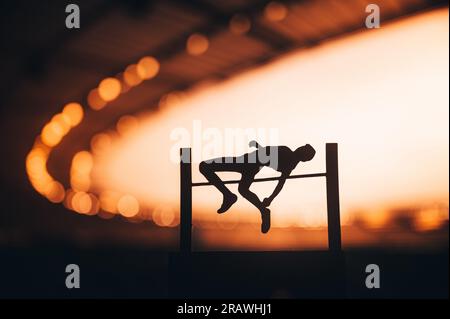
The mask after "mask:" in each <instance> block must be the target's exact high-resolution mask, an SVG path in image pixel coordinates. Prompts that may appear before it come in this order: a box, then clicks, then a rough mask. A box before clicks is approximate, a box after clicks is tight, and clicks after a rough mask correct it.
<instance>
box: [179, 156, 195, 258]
mask: <svg viewBox="0 0 450 319" xmlns="http://www.w3.org/2000/svg"><path fill="white" fill-rule="evenodd" d="M191 230H192V163H191V149H190V148H181V149H180V251H181V252H182V253H190V252H191Z"/></svg>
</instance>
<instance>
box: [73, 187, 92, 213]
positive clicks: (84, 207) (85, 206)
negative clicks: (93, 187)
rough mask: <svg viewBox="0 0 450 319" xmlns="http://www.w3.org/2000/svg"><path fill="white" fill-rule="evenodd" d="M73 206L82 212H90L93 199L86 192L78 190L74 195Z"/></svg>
mask: <svg viewBox="0 0 450 319" xmlns="http://www.w3.org/2000/svg"><path fill="white" fill-rule="evenodd" d="M71 206H72V208H73V209H74V210H75V211H76V212H78V213H80V214H89V212H90V211H91V209H92V199H91V197H90V196H89V194H87V193H85V192H76V193H75V194H74V195H73V197H72V205H71Z"/></svg>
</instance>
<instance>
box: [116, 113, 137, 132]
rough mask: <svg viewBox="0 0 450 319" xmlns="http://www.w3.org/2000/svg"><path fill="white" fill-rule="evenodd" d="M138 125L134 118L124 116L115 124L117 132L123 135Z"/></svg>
mask: <svg viewBox="0 0 450 319" xmlns="http://www.w3.org/2000/svg"><path fill="white" fill-rule="evenodd" d="M138 125H139V122H138V120H137V119H136V118H135V117H134V116H131V115H124V116H122V117H121V118H120V119H119V121H118V122H117V131H118V132H119V133H120V134H122V135H123V134H126V133H127V132H130V131H131V130H133V129H135V128H137V126H138Z"/></svg>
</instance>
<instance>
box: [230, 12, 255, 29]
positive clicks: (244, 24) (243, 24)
mask: <svg viewBox="0 0 450 319" xmlns="http://www.w3.org/2000/svg"><path fill="white" fill-rule="evenodd" d="M250 27H251V23H250V20H249V19H248V18H247V17H246V16H244V15H242V14H235V15H234V16H233V17H232V18H231V20H230V31H231V32H232V33H234V34H244V33H247V32H248V31H249V30H250Z"/></svg>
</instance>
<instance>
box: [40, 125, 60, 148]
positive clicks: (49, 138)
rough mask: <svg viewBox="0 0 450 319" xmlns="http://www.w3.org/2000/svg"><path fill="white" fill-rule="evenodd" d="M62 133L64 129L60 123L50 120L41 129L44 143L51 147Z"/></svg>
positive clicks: (56, 142) (58, 140)
mask: <svg viewBox="0 0 450 319" xmlns="http://www.w3.org/2000/svg"><path fill="white" fill-rule="evenodd" d="M63 135H64V130H63V128H62V127H61V125H60V124H58V123H57V122H53V121H52V122H50V123H48V124H47V125H45V126H44V128H43V129H42V134H41V138H42V142H43V143H44V144H45V145H47V146H50V147H53V146H55V145H57V144H59V142H61V139H62V138H63Z"/></svg>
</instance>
